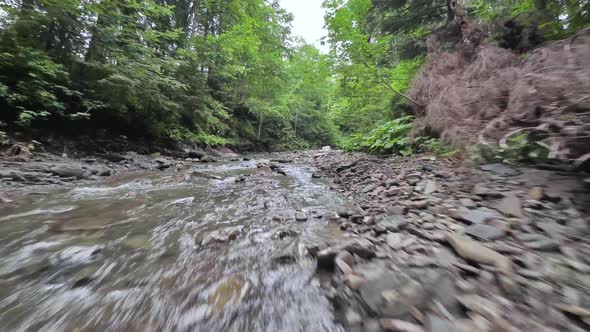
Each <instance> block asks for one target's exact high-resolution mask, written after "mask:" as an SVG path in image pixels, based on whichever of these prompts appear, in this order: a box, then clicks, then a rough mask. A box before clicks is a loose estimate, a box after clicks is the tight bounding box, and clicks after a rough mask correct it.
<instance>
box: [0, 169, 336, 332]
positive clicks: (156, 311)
mask: <svg viewBox="0 0 590 332" xmlns="http://www.w3.org/2000/svg"><path fill="white" fill-rule="evenodd" d="M281 167H282V168H283V169H284V170H285V172H286V174H287V175H286V176H284V175H280V174H276V173H272V174H261V172H260V170H257V168H256V161H247V162H229V163H221V164H217V165H207V166H201V165H200V166H197V167H195V168H192V169H186V170H184V171H166V172H161V173H142V174H137V173H135V174H132V173H128V174H123V175H119V176H114V177H111V178H110V179H109V180H108V181H107V182H103V183H93V184H86V185H82V186H78V187H75V188H68V189H61V190H59V191H57V192H52V193H50V194H42V195H26V196H24V197H23V198H21V199H19V200H15V203H13V204H12V205H11V206H9V207H5V208H3V210H2V211H1V212H0V326H2V330H6V331H105V330H108V331H220V330H222V331H339V330H340V329H341V328H340V327H339V325H338V324H337V323H335V322H334V317H333V314H332V310H331V304H330V303H329V302H328V300H327V299H326V298H325V297H323V296H322V292H321V290H320V287H319V284H318V281H317V280H316V279H315V278H313V275H314V269H315V265H314V262H313V261H312V260H310V259H308V258H306V257H305V255H302V253H303V252H304V248H305V247H306V246H308V245H311V244H314V243H318V242H325V241H328V239H334V238H335V237H340V236H343V235H342V234H341V232H340V231H339V230H338V229H337V228H336V227H335V226H334V225H332V224H330V223H329V221H328V219H329V218H328V217H327V216H328V215H330V212H332V211H336V210H337V209H339V208H342V207H345V206H346V201H344V200H343V199H342V198H340V197H339V196H338V195H337V194H336V193H334V192H333V191H331V190H330V189H329V188H328V186H327V185H326V184H325V183H323V182H322V181H321V180H316V179H312V176H311V173H312V169H310V168H308V167H307V166H305V165H297V164H287V165H282V166H281ZM195 171H197V172H195ZM191 174H192V175H191ZM244 179H245V181H241V180H244ZM302 213H303V214H306V215H307V216H309V219H308V220H307V222H297V221H295V218H294V217H295V215H296V214H302ZM229 227H232V228H229ZM234 227H235V228H234ZM224 229H237V230H239V235H237V238H235V239H234V240H233V241H231V242H227V243H209V244H207V245H202V242H203V239H205V238H206V236H207V235H208V234H210V233H211V232H215V231H219V230H224ZM292 231H295V232H297V235H295V236H286V237H285V238H283V239H281V238H280V237H279V236H277V235H278V234H281V235H285V234H288V233H292V234H293V232H292ZM234 235H235V234H234ZM285 251H287V252H289V253H292V255H291V256H289V254H287V255H286V256H285V255H283V257H282V259H277V257H278V256H281V253H282V252H283V253H284V252H285ZM298 255H300V258H299V259H296V262H295V263H293V262H292V261H291V257H292V258H296V257H297V256H298ZM285 257H286V258H288V259H287V260H286V261H285Z"/></svg>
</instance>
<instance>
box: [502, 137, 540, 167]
mask: <svg viewBox="0 0 590 332" xmlns="http://www.w3.org/2000/svg"><path fill="white" fill-rule="evenodd" d="M535 142H536V140H535V138H534V137H532V136H530V135H527V134H519V135H515V136H513V137H511V138H510V139H508V141H507V142H506V145H507V146H508V147H506V148H501V147H498V148H497V150H496V151H495V155H494V159H496V160H499V161H503V162H506V163H538V162H542V161H546V160H547V157H548V153H549V151H548V150H547V149H546V148H544V147H542V146H541V145H538V144H536V143H535Z"/></svg>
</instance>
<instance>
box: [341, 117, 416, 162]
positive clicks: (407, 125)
mask: <svg viewBox="0 0 590 332" xmlns="http://www.w3.org/2000/svg"><path fill="white" fill-rule="evenodd" d="M412 119H413V118H412V117H410V116H406V117H402V118H398V119H395V120H392V121H388V122H386V123H384V124H382V125H381V126H379V127H377V128H375V129H373V130H372V131H370V132H369V133H367V134H366V135H363V134H358V133H357V134H353V135H351V136H350V138H348V139H346V140H344V141H343V142H342V143H341V146H342V148H344V149H346V150H351V151H368V152H371V153H378V154H384V153H395V154H400V155H402V156H409V155H411V154H412V153H413V152H414V149H413V147H412V144H411V142H410V140H409V138H408V137H407V136H408V134H409V132H410V131H411V130H412Z"/></svg>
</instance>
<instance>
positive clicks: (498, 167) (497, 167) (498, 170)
mask: <svg viewBox="0 0 590 332" xmlns="http://www.w3.org/2000/svg"><path fill="white" fill-rule="evenodd" d="M479 168H480V169H481V170H483V171H486V172H490V173H494V174H495V175H499V176H515V175H519V174H521V172H520V171H519V170H516V169H514V168H511V167H508V166H506V165H504V164H500V163H495V164H488V165H482V166H480V167H479Z"/></svg>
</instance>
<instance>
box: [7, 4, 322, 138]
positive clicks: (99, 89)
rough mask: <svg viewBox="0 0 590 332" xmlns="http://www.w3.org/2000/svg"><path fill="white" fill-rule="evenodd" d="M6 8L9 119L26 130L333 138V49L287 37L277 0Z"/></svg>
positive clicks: (285, 20)
mask: <svg viewBox="0 0 590 332" xmlns="http://www.w3.org/2000/svg"><path fill="white" fill-rule="evenodd" d="M0 13H1V14H0V27H2V30H0V107H2V108H3V109H6V110H8V111H7V112H3V113H2V114H0V120H4V121H6V123H7V124H8V125H9V126H15V127H19V130H21V131H22V130H26V129H28V128H32V129H36V128H47V129H59V130H69V131H72V132H76V131H78V132H83V133H84V134H86V133H87V132H88V131H90V130H97V129H98V130H102V129H106V130H107V131H110V132H112V134H114V135H121V134H123V135H126V136H128V137H130V138H137V137H144V138H150V139H163V140H173V141H179V140H182V141H186V142H190V143H193V144H202V145H225V144H236V143H238V142H239V141H240V140H244V141H249V142H254V144H256V145H258V146H261V147H262V146H266V147H271V146H286V145H288V144H287V143H288V142H296V141H297V142H298V141H301V142H303V143H301V144H297V146H302V145H314V146H315V145H320V144H329V143H330V142H331V140H332V139H333V138H332V136H331V132H332V129H331V128H330V125H331V124H330V122H329V121H328V120H327V119H328V117H327V114H328V112H327V109H328V105H329V100H330V98H324V94H323V92H324V91H323V90H327V91H329V90H331V81H330V77H331V76H330V71H329V69H328V66H327V65H326V57H325V56H321V55H320V54H319V52H318V51H317V49H315V48H314V47H312V46H295V47H289V46H288V45H289V43H290V28H289V22H290V20H291V16H290V15H289V14H288V13H286V12H285V11H284V10H283V9H282V8H281V7H280V6H279V3H278V2H277V1H274V0H272V1H266V0H243V1H242V0H227V1H218V0H101V1H98V0H67V1H54V0H26V1H23V2H22V3H21V2H20V1H17V2H9V3H8V4H5V5H3V6H2V11H1V12H0ZM328 95H329V93H328Z"/></svg>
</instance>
